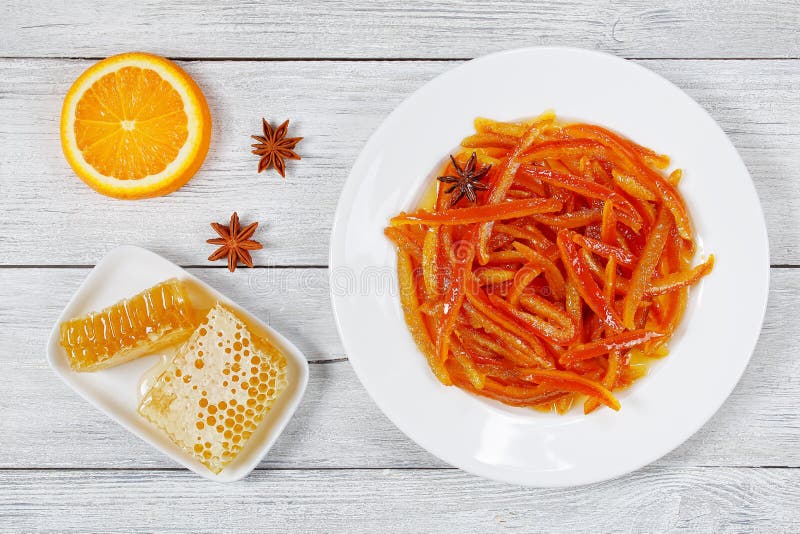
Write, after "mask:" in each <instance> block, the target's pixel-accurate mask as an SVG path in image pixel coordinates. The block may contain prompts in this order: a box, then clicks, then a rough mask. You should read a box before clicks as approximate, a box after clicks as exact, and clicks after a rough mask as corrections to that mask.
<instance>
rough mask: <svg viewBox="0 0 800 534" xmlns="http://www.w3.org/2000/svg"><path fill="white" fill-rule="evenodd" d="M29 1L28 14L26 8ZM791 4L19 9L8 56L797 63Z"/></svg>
mask: <svg viewBox="0 0 800 534" xmlns="http://www.w3.org/2000/svg"><path fill="white" fill-rule="evenodd" d="M23 6H24V7H23ZM798 25H800V6H798V4H797V2H794V1H792V0H768V1H759V2H753V1H745V2H741V1H740V2H729V1H727V0H707V1H698V0H693V1H690V2H684V1H681V0H668V1H664V2H659V3H653V2H651V1H649V0H629V1H627V2H624V3H620V2H615V1H613V0H602V1H598V2H595V1H592V0H570V1H568V2H559V1H556V0H545V1H539V2H535V3H528V2H520V1H518V0H504V1H491V0H482V1H479V2H461V1H456V0H438V1H436V2H430V1H427V0H415V1H411V2H402V3H397V2H389V1H386V0H381V1H378V2H370V1H360V2H356V1H335V2H326V1H324V0H311V1H305V2H298V3H291V2H289V3H287V2H275V1H269V2H247V1H243V0H239V1H237V2H225V3H224V4H220V5H218V6H215V5H214V4H213V3H212V4H209V3H208V2H204V1H202V0H194V1H190V2H180V3H173V4H169V3H165V2H160V1H158V0H143V1H139V2H136V3H135V4H131V3H130V2H127V1H125V0H113V1H105V2H102V1H84V2H80V3H77V2H49V3H45V4H37V3H30V2H17V1H13V0H12V2H11V5H10V6H8V9H6V10H5V13H4V16H3V19H2V22H0V51H2V54H3V55H5V56H26V57H31V56H36V57H38V56H50V57H54V56H55V57H97V56H107V55H110V54H113V53H117V52H120V51H123V50H138V49H142V48H145V49H152V50H153V51H155V52H159V53H162V54H167V55H170V56H177V57H259V58H263V57H267V58H276V57H286V58H298V57H304V58H305V57H310V58H319V57H330V58H375V57H378V58H397V57H408V58H464V57H474V56H477V55H482V54H485V53H487V52H493V51H497V50H503V49H506V48H517V47H521V46H534V45H562V46H564V45H566V46H579V47H585V48H597V49H602V50H608V51H611V52H614V53H617V54H620V55H624V56H627V57H669V58H672V57H693V58H696V57H699V58H706V57H725V58H730V57H742V58H753V57H781V58H783V57H797V56H798V55H800V53H799V52H798V50H800V40H798V34H797V27H798Z"/></svg>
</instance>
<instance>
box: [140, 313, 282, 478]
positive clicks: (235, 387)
mask: <svg viewBox="0 0 800 534" xmlns="http://www.w3.org/2000/svg"><path fill="white" fill-rule="evenodd" d="M286 385H287V379H286V358H285V357H284V356H283V354H281V352H280V351H279V350H278V349H277V348H275V347H274V346H273V345H272V344H271V343H269V342H268V341H266V340H263V339H260V338H258V337H256V336H254V335H253V334H251V333H250V331H249V330H248V329H247V326H246V325H245V324H244V323H243V322H242V321H241V320H239V318H237V317H236V316H235V315H234V314H233V313H232V312H231V311H229V310H228V309H227V308H225V307H224V306H222V305H220V304H217V305H216V306H215V307H214V308H212V309H211V311H210V312H209V313H208V316H207V317H206V318H205V319H203V320H202V321H201V323H200V325H199V326H198V327H197V329H196V330H195V331H194V333H193V334H192V335H191V336H190V337H189V339H188V340H187V341H186V342H185V343H184V344H183V346H182V347H181V348H180V349H179V350H178V352H177V354H176V355H175V357H174V359H173V360H172V362H171V363H170V365H169V366H168V367H167V368H166V369H165V370H164V371H163V372H162V373H161V375H159V377H158V378H157V379H156V381H155V382H154V384H153V386H152V387H151V388H150V390H149V391H148V392H147V393H145V395H144V397H143V398H142V401H141V403H140V404H139V413H140V414H141V415H142V416H143V417H145V418H146V419H148V420H149V421H150V422H151V423H153V424H154V425H156V426H157V427H159V428H161V429H162V430H163V431H164V432H166V434H167V435H168V436H169V437H170V439H172V441H174V442H175V443H176V444H177V445H178V446H180V447H181V448H182V449H183V450H184V451H185V452H186V453H187V454H189V455H191V456H194V457H195V458H197V459H198V460H199V461H200V462H201V463H202V464H203V465H205V466H206V467H207V468H208V469H209V470H211V471H212V472H214V473H219V472H220V471H222V469H223V468H224V467H225V466H226V465H228V464H229V463H230V462H231V461H233V459H234V458H236V456H237V455H238V454H239V452H241V450H242V449H243V448H244V446H245V444H246V443H247V440H248V439H249V438H250V436H252V434H253V432H255V430H256V428H257V427H258V425H259V423H261V421H262V420H263V419H264V417H265V416H266V415H267V413H269V410H270V408H271V407H272V405H273V404H274V403H275V399H276V398H277V397H278V396H279V395H280V394H281V392H282V391H283V390H284V389H285V387H286Z"/></svg>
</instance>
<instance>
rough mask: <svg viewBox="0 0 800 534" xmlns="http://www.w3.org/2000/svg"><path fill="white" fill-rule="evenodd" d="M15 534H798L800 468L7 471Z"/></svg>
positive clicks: (7, 518) (1, 496) (5, 513)
mask: <svg viewBox="0 0 800 534" xmlns="http://www.w3.org/2000/svg"><path fill="white" fill-rule="evenodd" d="M0 519H1V520H2V522H3V527H7V528H10V530H11V531H17V532H25V531H42V530H57V531H80V532H89V531H96V530H101V531H105V530H107V529H108V528H109V526H111V525H114V526H115V527H116V528H120V529H123V530H125V531H126V532H134V531H136V532H138V531H152V530H158V531H173V530H178V531H182V532H187V531H188V532H222V531H225V532H232V531H237V532H238V531H252V530H257V531H259V532H285V531H286V528H287V526H289V527H290V530H291V531H292V532H667V531H669V532H674V531H681V532H792V531H796V529H797V525H798V522H800V470H797V469H735V468H705V469H704V468H689V469H659V468H648V469H644V470H642V471H639V472H638V473H636V474H634V475H632V476H628V477H623V478H621V479H618V480H614V481H610V482H606V483H603V484H597V485H593V486H587V487H579V488H569V489H532V488H520V487H516V486H510V485H507V484H502V483H497V482H491V481H487V480H482V479H479V478H476V477H473V476H470V475H467V474H465V473H462V472H460V471H452V470H432V471H426V470H423V471H418V470H400V471H396V470H360V471H316V470H301V471H291V470H290V471H269V472H264V471H261V472H256V473H254V474H253V475H251V476H250V477H248V478H247V479H245V480H244V481H242V482H238V483H234V484H213V483H210V482H208V481H207V480H203V479H201V478H199V477H197V476H196V475H193V474H191V473H184V472H170V471H168V472H163V471H157V472H149V471H106V472H86V471H77V472H75V471H4V472H0Z"/></svg>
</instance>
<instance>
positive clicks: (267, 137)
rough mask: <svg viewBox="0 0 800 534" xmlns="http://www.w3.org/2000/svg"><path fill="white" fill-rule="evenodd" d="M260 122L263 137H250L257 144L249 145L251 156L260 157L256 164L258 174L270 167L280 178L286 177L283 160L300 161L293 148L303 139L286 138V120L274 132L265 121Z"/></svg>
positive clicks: (287, 125)
mask: <svg viewBox="0 0 800 534" xmlns="http://www.w3.org/2000/svg"><path fill="white" fill-rule="evenodd" d="M261 122H262V123H263V129H264V135H263V136H261V135H251V136H250V137H252V138H253V139H255V140H256V141H258V143H256V144H253V145H250V146H252V147H253V148H254V149H255V150H253V154H256V155H258V156H261V159H260V160H259V162H258V172H261V171H263V170H264V169H269V168H270V167H275V170H276V171H278V172H279V173H280V175H281V176H283V177H286V174H285V173H286V165H285V163H284V160H285V159H300V156H298V155H297V153H296V152H295V151H294V147H295V146H296V145H297V143H299V142H300V141H301V140H302V139H303V138H302V137H286V131H287V130H288V128H289V121H288V120H287V121H286V122H284V123H283V124H281V125H280V126H278V128H277V129H276V130H273V129H272V126H270V124H269V123H268V122H267V120H266V119H261Z"/></svg>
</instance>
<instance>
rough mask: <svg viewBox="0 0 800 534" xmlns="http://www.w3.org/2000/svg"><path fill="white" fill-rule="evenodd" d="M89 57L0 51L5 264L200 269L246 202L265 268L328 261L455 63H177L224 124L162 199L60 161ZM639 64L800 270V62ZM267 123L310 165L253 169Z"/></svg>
mask: <svg viewBox="0 0 800 534" xmlns="http://www.w3.org/2000/svg"><path fill="white" fill-rule="evenodd" d="M90 63H91V62H88V61H83V60H74V61H67V60H28V59H21V60H0V96H2V98H0V116H1V117H3V122H2V125H0V146H2V147H3V148H2V150H0V196H2V198H3V208H4V215H5V217H4V222H5V227H4V230H3V232H2V233H0V264H2V265H91V264H94V263H95V262H97V261H98V260H99V259H100V258H101V257H102V256H103V255H104V254H105V253H106V252H107V251H108V250H109V249H110V248H113V247H114V246H117V245H119V244H138V245H142V246H146V247H148V248H150V249H152V250H154V251H155V252H158V253H161V254H164V255H165V256H167V257H168V258H169V259H171V260H173V261H175V262H177V263H179V264H182V265H207V262H206V257H207V256H208V254H210V252H211V250H212V247H210V246H209V245H206V244H205V239H206V238H208V237H210V236H211V234H212V232H211V229H210V228H209V227H208V223H209V222H211V221H212V220H217V221H224V220H227V218H228V217H229V216H230V213H231V212H232V211H234V210H238V212H239V214H240V216H241V217H242V219H243V221H244V222H249V221H250V220H260V221H261V222H262V226H261V227H260V228H259V234H258V237H259V238H260V239H261V240H262V241H263V242H264V245H265V247H266V249H265V250H264V251H259V252H256V253H255V255H254V257H255V261H256V262H257V263H258V264H259V265H291V266H293V265H321V266H324V265H325V264H326V263H327V256H328V236H329V233H330V229H331V222H332V219H333V214H334V210H335V206H336V202H337V199H338V196H339V192H340V190H341V187H342V184H343V183H344V180H345V178H346V176H347V174H348V172H349V169H350V166H351V165H352V162H353V161H354V160H355V158H356V156H357V154H358V152H359V151H360V150H361V147H362V146H363V144H364V143H365V141H366V140H367V138H368V137H369V135H370V134H371V133H372V131H373V130H374V129H375V128H376V127H377V126H378V124H379V123H380V122H381V120H382V119H383V118H384V117H385V116H386V115H387V114H388V113H389V112H390V111H391V110H392V109H393V108H394V107H395V106H396V105H397V104H398V103H399V102H400V101H402V100H403V99H404V98H405V97H406V96H407V95H409V94H410V93H411V92H412V91H413V90H414V89H416V88H418V87H419V86H420V85H422V84H423V83H424V82H426V81H427V80H429V79H431V78H433V77H434V76H436V75H437V74H439V73H441V72H443V71H445V70H447V69H449V68H452V67H453V66H454V65H456V64H458V62H340V61H332V62H314V61H308V62H305V61H304V62H251V61H231V62H188V63H183V65H184V66H185V67H186V68H187V69H188V70H189V72H190V73H191V74H192V76H194V77H195V78H196V79H197V80H198V82H199V83H200V85H201V86H202V87H203V88H204V90H205V91H206V93H207V95H208V98H209V101H210V106H211V109H212V116H213V117H214V120H215V127H214V136H213V139H212V146H211V151H210V154H209V157H208V160H207V161H206V163H205V165H204V167H203V168H202V170H201V171H200V172H199V173H198V174H197V176H196V177H195V178H194V179H193V180H192V181H191V182H190V183H189V184H188V185H187V186H186V187H184V188H182V189H181V190H179V191H178V192H176V193H174V194H172V195H170V196H168V197H162V198H158V199H151V200H146V201H137V202H122V201H116V200H112V199H108V198H105V197H102V196H100V195H98V194H96V193H94V192H93V191H91V190H90V189H89V188H88V187H86V186H85V185H84V184H83V183H82V182H80V181H79V180H78V179H76V178H75V176H74V175H73V173H72V171H71V170H70V168H69V167H68V165H67V164H66V162H65V161H64V158H63V156H62V154H61V148H60V145H59V137H58V118H59V114H60V107H61V102H62V98H63V95H64V94H65V93H66V91H67V89H68V87H69V85H70V83H71V82H72V81H73V80H74V79H75V78H76V77H77V76H78V75H79V74H80V72H81V71H82V70H83V69H85V68H86V67H87V66H88V65H89V64H90ZM641 63H642V64H643V65H645V66H646V67H648V68H650V69H652V70H654V71H656V72H658V73H660V74H662V75H664V76H665V77H667V78H668V79H670V80H671V81H673V82H675V83H676V84H677V85H678V86H680V87H682V88H683V89H685V90H686V91H687V92H688V93H689V94H690V95H691V96H693V97H694V98H695V99H696V100H697V101H698V102H700V104H701V105H703V106H704V107H705V108H706V109H708V110H709V112H710V113H711V115H712V116H713V117H714V118H715V119H716V120H717V121H718V122H719V123H720V125H721V126H722V127H723V129H725V131H726V132H728V134H729V135H730V137H731V139H732V141H733V142H734V144H735V145H736V146H737V147H738V148H739V150H740V152H741V154H742V156H743V158H744V160H745V162H746V164H747V165H748V167H749V169H750V171H751V173H752V175H753V179H754V181H755V183H756V187H757V189H758V192H759V194H760V196H761V200H762V204H763V207H764V210H765V212H766V217H767V223H768V227H769V229H770V245H771V255H772V262H773V263H774V264H794V265H797V264H800V210H797V209H796V206H797V205H799V204H800V167H798V165H797V161H798V160H800V99H798V98H797V95H798V94H800V61H664V60H654V61H642V62H641ZM375 95H380V98H376V96H375ZM262 116H267V117H269V118H270V119H272V120H282V119H283V118H291V119H292V123H291V128H292V135H299V136H304V137H305V139H304V140H303V141H302V142H301V144H300V145H299V152H300V153H301V155H302V156H303V160H302V161H297V162H290V163H289V166H288V171H287V175H288V177H287V179H286V180H285V181H282V180H281V179H280V177H279V176H278V175H277V174H275V173H272V172H268V173H262V174H260V175H259V174H257V173H256V163H257V158H255V156H253V155H251V154H250V153H249V150H250V148H249V144H250V142H251V140H250V138H249V135H250V134H253V133H256V132H257V131H258V129H259V124H260V122H259V121H260V117H262ZM710 179H716V180H720V181H721V183H722V182H724V177H712V178H710Z"/></svg>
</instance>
